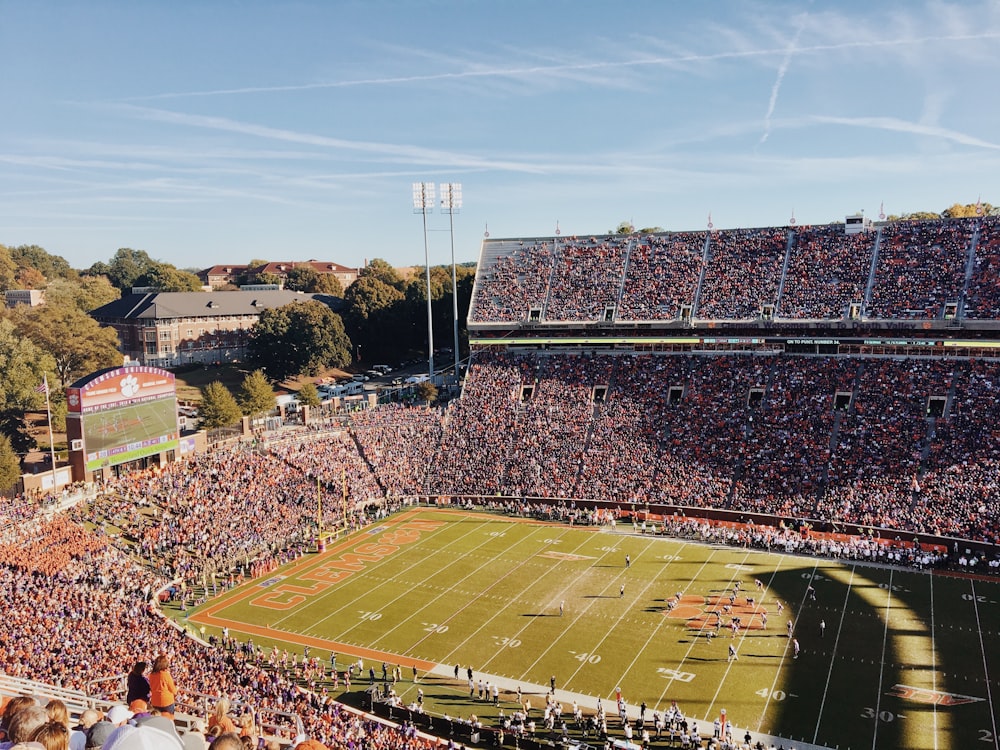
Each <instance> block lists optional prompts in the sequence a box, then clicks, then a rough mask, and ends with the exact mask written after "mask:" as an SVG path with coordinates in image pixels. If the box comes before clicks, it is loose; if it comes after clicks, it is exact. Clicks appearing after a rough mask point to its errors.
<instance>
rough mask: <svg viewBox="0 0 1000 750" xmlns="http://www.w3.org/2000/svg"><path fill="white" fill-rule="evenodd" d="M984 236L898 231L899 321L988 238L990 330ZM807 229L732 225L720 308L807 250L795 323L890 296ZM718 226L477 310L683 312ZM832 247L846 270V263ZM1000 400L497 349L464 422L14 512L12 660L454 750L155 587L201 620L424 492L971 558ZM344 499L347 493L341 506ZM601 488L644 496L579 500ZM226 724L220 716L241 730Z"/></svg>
mask: <svg viewBox="0 0 1000 750" xmlns="http://www.w3.org/2000/svg"><path fill="white" fill-rule="evenodd" d="M978 226H979V225H978V224H976V223H975V222H968V221H966V222H961V221H960V222H942V223H936V224H930V225H914V226H913V227H902V228H901V227H891V228H889V229H887V230H884V233H883V235H882V239H881V241H880V242H879V244H878V259H877V267H876V268H877V270H876V280H875V285H874V293H873V297H872V306H873V309H874V310H875V311H876V312H877V313H878V314H879V315H885V316H889V315H891V316H894V317H907V316H909V315H911V314H913V315H917V314H919V315H920V316H921V317H923V316H933V315H935V314H936V313H935V312H934V311H935V310H936V309H937V308H938V307H939V306H940V305H941V304H943V303H946V302H948V301H951V300H953V299H959V298H960V297H961V289H962V285H963V283H964V279H965V269H966V265H965V263H966V261H965V260H963V258H967V255H968V249H969V248H970V247H971V244H970V243H971V242H972V241H973V235H974V234H975V232H976V231H979V234H978V235H976V237H977V238H978V239H977V242H978V243H979V244H978V245H977V253H976V268H975V269H974V272H973V275H972V278H973V280H974V283H973V284H972V286H971V287H970V289H971V290H972V297H971V299H974V300H975V309H976V310H978V311H979V313H980V314H982V313H983V311H984V310H987V309H994V308H990V307H989V306H990V305H993V304H995V303H994V301H993V300H992V298H991V295H990V293H988V292H987V291H985V287H984V284H986V283H987V282H988V280H989V279H990V278H991V276H990V274H995V272H996V270H995V269H996V267H997V266H996V260H995V256H996V248H997V246H998V245H997V242H996V240H995V236H996V230H997V228H998V227H1000V224H998V223H997V222H996V221H987V222H983V225H982V226H983V229H982V230H978V229H977V227H978ZM797 235H798V237H797V239H796V237H790V235H789V232H788V230H786V229H768V230H734V231H730V232H719V233H716V234H713V235H712V236H711V237H710V238H709V240H708V241H709V250H708V256H707V257H708V258H709V260H708V262H707V264H706V266H705V268H704V283H703V284H702V286H701V289H700V292H699V294H700V304H701V306H702V309H701V313H700V314H708V315H712V316H720V317H730V318H741V317H753V316H755V315H756V314H757V313H758V312H759V309H758V308H759V306H760V305H761V304H770V303H773V302H775V301H776V300H777V299H778V288H779V283H780V278H781V273H782V264H783V263H784V258H785V253H786V249H787V248H789V243H790V242H791V243H792V244H791V248H792V251H791V254H790V255H789V264H788V266H789V267H788V273H787V274H786V278H785V284H786V293H787V297H785V298H784V299H785V301H786V302H787V305H788V306H787V308H786V309H787V310H788V312H787V313H786V314H787V315H789V316H793V317H836V316H837V315H839V314H842V312H843V311H842V310H839V311H838V308H841V307H843V305H844V303H845V302H846V301H853V300H854V299H855V295H856V294H858V293H859V289H862V288H863V286H864V284H865V283H867V277H866V273H865V270H864V269H865V260H864V257H863V255H864V253H873V252H875V248H874V245H873V244H872V242H871V238H870V236H869V237H867V238H861V239H857V240H852V241H850V242H839V241H834V239H833V235H832V233H831V232H830V230H825V229H824V230H814V229H811V228H807V229H803V230H801V231H797ZM704 238H705V236H704V235H698V234H692V235H683V236H682V235H671V236H666V237H663V236H659V235H657V236H653V237H652V238H647V239H646V241H641V240H639V239H637V238H611V239H608V240H602V239H597V238H593V239H591V240H590V241H586V240H585V241H580V240H578V239H576V238H572V239H569V240H567V241H566V242H565V244H559V245H556V244H553V245H552V246H550V245H548V244H546V243H540V244H534V245H529V246H528V247H523V246H518V248H517V249H516V250H515V251H514V252H512V253H511V254H510V255H508V256H502V257H499V258H497V259H496V260H495V262H494V265H493V267H492V268H491V269H490V270H489V271H488V272H486V273H485V274H484V276H483V278H482V279H481V282H482V288H481V289H480V290H479V297H478V303H477V307H476V309H475V311H474V315H473V317H474V318H475V317H478V319H480V320H484V319H488V320H501V321H502V320H523V319H524V317H525V316H526V315H527V311H528V310H529V309H532V308H536V307H537V308H543V307H545V305H548V306H549V312H550V313H551V314H552V315H553V316H556V318H559V317H560V316H561V318H562V319H585V320H598V319H600V318H601V316H602V315H603V313H604V310H605V308H606V306H607V305H611V304H614V300H615V299H616V298H617V295H618V294H619V285H620V284H621V283H622V278H623V277H622V274H623V273H624V274H625V276H624V279H625V283H624V286H625V287H626V290H627V293H626V294H624V295H623V296H622V307H621V309H620V310H619V311H618V314H619V316H620V317H622V316H624V317H626V318H628V319H656V318H657V317H671V316H673V317H676V315H677V312H678V307H679V305H680V304H681V303H682V302H683V300H684V299H685V298H687V295H689V294H693V293H694V289H695V288H696V285H697V284H696V282H692V278H694V277H697V276H698V274H699V273H701V270H702V269H701V265H702V260H701V253H702V247H701V245H702V244H703V243H704V241H705V239H704ZM845 248H846V249H845ZM852 254H853V256H855V257H854V260H855V262H856V263H857V265H856V266H853V265H851V264H850V263H849V256H851V255H852ZM963 254H964V255H963ZM859 255H860V256H862V257H860V258H858V257H857V256H859ZM668 256H669V257H670V258H671V261H670V262H664V258H665V257H668ZM807 256H811V259H812V260H813V261H815V260H816V259H817V258H818V259H819V261H817V262H820V263H822V264H824V268H823V272H822V273H819V272H818V271H817V270H816V269H811V268H810V267H809V264H808V263H807V262H806V257H807ZM869 262H870V261H869ZM654 269H655V270H654ZM661 271H662V275H659V273H660V272H661ZM977 284H978V286H977ZM996 286H997V285H996V284H995V283H993V293H994V294H995V293H996ZM830 287H836V291H831V290H830ZM824 289H825V291H824ZM677 290H681V291H680V292H679V293H678V292H677ZM581 298H586V300H585V301H582V299H581ZM626 300H627V302H626ZM914 311H916V312H914ZM505 316H506V317H505ZM643 316H648V317H647V318H644V317H643ZM998 388H1000V362H997V361H991V360H977V359H963V358H958V357H956V358H939V357H910V358H899V357H888V356H860V357H854V356H837V357H834V356H796V355H786V354H780V353H777V352H773V351H766V352H762V353H749V352H738V353H737V352H731V353H666V352H663V353H631V352H614V353H612V352H602V353H596V354H595V353H573V354H567V353H559V352H553V351H537V352H531V353H512V352H502V351H481V352H478V353H477V354H476V356H475V357H474V358H473V360H472V362H471V364H470V368H469V374H468V378H467V381H466V384H465V388H464V392H463V396H462V398H461V399H458V400H456V401H455V402H453V403H452V404H451V405H450V406H449V407H448V408H447V409H446V410H444V411H438V410H434V409H428V408H422V407H421V408H417V407H404V406H399V405H394V406H389V407H385V408H379V409H375V410H371V411H366V412H359V413H357V414H353V415H352V416H351V417H350V419H349V420H348V421H347V424H346V426H340V425H337V424H334V423H333V422H331V423H330V424H329V425H328V426H329V427H330V428H331V429H330V430H311V431H301V432H298V433H293V434H291V436H290V437H288V438H286V439H282V440H275V441H273V442H270V443H257V442H254V443H239V444H235V445H232V446H227V447H222V448H218V449H213V450H210V451H208V452H205V453H202V454H199V455H196V456H191V457H186V458H184V459H183V460H181V461H177V462H175V463H172V464H169V465H166V466H164V467H161V468H156V469H149V470H145V471H139V472H135V473H132V474H128V475H123V476H121V477H118V478H115V479H112V480H108V481H107V482H106V484H105V485H104V486H103V487H102V488H101V492H100V493H99V494H98V495H97V497H95V498H93V499H92V500H91V501H88V502H85V503H81V504H78V505H77V506H75V507H73V508H72V509H71V510H69V511H68V512H65V513H53V499H51V498H50V499H41V500H39V499H25V498H18V499H16V500H15V501H14V502H12V503H9V504H5V505H4V510H3V515H2V516H0V592H2V593H3V595H4V600H5V602H6V604H7V617H5V618H4V620H3V622H2V623H0V670H2V671H3V672H5V673H6V674H8V675H11V676H14V677H26V678H32V679H40V680H43V681H47V682H53V683H57V684H59V685H61V686H64V687H67V688H73V689H88V688H89V687H91V686H93V685H94V684H95V681H101V680H106V679H108V678H110V677H113V676H115V675H120V674H122V673H124V672H126V671H128V670H129V669H130V668H131V667H132V666H133V665H134V664H135V662H137V661H140V660H148V661H149V662H150V663H154V664H155V663H157V662H160V664H161V666H162V664H167V665H169V666H168V667H167V668H168V669H169V673H170V675H171V679H172V681H173V682H174V683H176V690H175V691H168V692H164V691H163V690H161V689H160V688H158V687H155V688H154V686H153V685H151V693H150V696H149V700H150V701H151V705H153V706H154V707H157V708H158V709H160V710H164V712H165V713H170V712H171V711H168V710H165V709H172V708H173V707H174V704H175V703H176V707H177V708H182V707H183V708H185V709H188V710H192V711H194V712H195V713H198V714H203V715H206V716H207V715H208V712H209V709H210V705H209V700H210V699H211V702H212V703H213V704H214V702H215V700H216V699H218V698H222V697H224V698H225V699H226V700H227V701H229V702H230V706H231V707H237V708H235V709H233V710H232V713H233V714H234V715H233V716H232V717H231V718H230V721H231V723H232V729H236V730H238V731H243V733H244V736H247V737H249V736H256V735H257V734H259V733H260V731H261V727H262V725H263V724H264V723H265V722H266V721H267V722H270V721H272V719H270V718H265V717H275V716H285V717H290V716H298V717H301V721H302V722H303V726H302V729H304V731H305V733H306V734H307V735H308V736H309V737H311V738H314V739H315V740H316V741H318V742H320V743H322V744H323V745H325V746H326V747H329V748H333V749H334V750H341V748H351V750H358V749H359V748H412V749H413V750H421V749H422V748H429V747H433V746H435V745H436V742H435V741H434V740H429V739H426V738H422V737H421V736H419V735H418V734H417V733H416V731H415V730H414V728H413V727H412V726H408V725H404V726H402V727H394V726H389V725H386V724H383V723H380V722H375V721H372V720H371V719H367V718H363V717H359V716H358V715H357V714H355V713H353V712H350V711H348V710H347V709H346V708H344V707H343V706H341V705H340V704H338V703H337V702H335V701H334V700H333V699H332V697H331V696H330V693H329V691H328V689H327V687H328V684H329V683H330V682H331V681H332V684H333V685H334V686H336V685H337V684H338V681H339V680H340V678H341V675H340V674H338V673H336V672H334V673H333V674H330V673H329V670H328V669H325V668H324V666H323V665H322V664H320V663H318V661H317V660H316V659H312V660H309V659H304V660H302V661H299V659H298V657H297V655H296V656H293V657H292V658H291V659H290V660H289V657H288V654H283V655H280V656H279V655H277V654H276V653H275V652H274V651H271V652H270V653H265V650H264V649H263V648H261V647H260V646H256V647H255V646H254V645H253V644H252V643H248V644H241V645H236V644H234V643H232V642H231V641H229V640H228V638H224V639H223V640H222V641H217V640H216V639H214V638H213V639H210V640H209V641H208V642H205V641H203V640H202V639H200V638H197V637H192V635H195V634H191V633H186V632H184V631H183V630H182V629H179V628H177V627H174V626H172V625H171V624H169V623H168V622H167V621H166V620H165V619H164V618H163V617H162V616H161V615H160V613H159V611H158V606H157V593H158V592H163V594H162V595H163V596H165V597H168V598H172V599H174V600H176V601H178V602H179V604H180V607H181V609H183V608H185V607H186V606H188V605H191V604H195V603H198V602H199V601H201V600H203V599H204V598H205V597H208V596H211V595H212V594H215V593H218V592H219V591H220V590H221V589H224V588H226V587H228V586H231V585H234V584H236V583H238V582H240V581H241V580H243V579H244V578H246V577H248V576H258V575H261V574H264V573H266V572H268V571H269V570H271V569H273V568H274V567H275V566H277V565H278V564H280V563H281V562H283V561H287V560H291V559H294V558H295V557H297V556H299V555H301V554H303V552H304V551H305V550H306V549H307V548H308V547H309V545H310V544H311V542H312V539H313V537H314V535H315V531H316V526H317V524H318V522H319V521H318V519H317V516H318V514H319V513H320V510H321V508H322V514H323V518H322V524H323V526H324V527H327V528H333V527H346V528H359V527H361V526H363V525H365V524H366V523H368V522H370V521H371V520H373V519H375V518H379V517H381V516H382V515H384V514H385V513H388V512H390V511H391V510H392V509H393V508H394V507H396V506H397V504H398V502H399V498H404V497H412V496H422V495H443V496H448V497H454V496H466V497H465V499H464V502H465V503H467V504H473V505H478V506H480V507H484V508H488V509H492V510H495V511H499V512H506V513H513V514H518V515H531V516H538V517H544V518H547V519H549V520H558V521H563V522H571V523H585V524H605V523H607V524H613V523H615V522H616V521H622V520H626V519H628V520H631V521H632V522H633V523H635V524H636V530H637V531H639V530H640V527H639V526H638V524H639V518H640V514H639V512H638V508H641V507H644V506H646V505H647V504H653V505H655V504H669V505H672V506H680V507H682V508H689V509H691V512H692V514H694V512H695V511H698V510H719V511H733V512H735V513H737V514H740V513H751V512H752V513H757V514H762V515H765V516H771V517H780V518H788V517H791V518H796V519H806V520H810V521H825V522H828V523H830V524H855V525H859V526H864V527H869V528H872V529H874V528H877V529H879V532H878V534H881V533H890V534H894V533H898V534H899V535H901V536H906V537H909V536H911V535H927V534H933V535H945V536H954V537H956V538H957V539H956V543H955V544H956V548H955V549H954V550H950V552H954V551H957V545H958V541H957V540H961V539H965V540H972V541H977V542H987V543H992V544H998V543H1000V531H998V529H1000V496H998V493H997V492H996V477H997V472H998V470H1000V426H998V425H997V422H996V419H995V416H994V415H995V412H996V408H995V404H996V401H997V395H998V394H997V389H998ZM324 494H325V495H327V496H332V497H333V498H336V499H337V500H338V502H326V503H322V504H321V501H320V498H321V497H322V496H323V495H324ZM592 499H597V500H601V501H611V502H614V503H617V504H618V507H617V508H615V509H607V508H604V509H600V508H585V507H583V505H582V504H581V505H580V506H579V507H578V506H577V502H576V501H581V500H592ZM645 522H646V519H645V518H643V526H642V528H641V530H642V531H646V530H647V527H646V525H645ZM648 531H649V532H656V533H665V534H671V535H675V536H685V537H692V538H699V539H703V540H706V541H718V542H723V543H726V544H736V545H743V546H754V547H761V548H767V549H770V548H781V549H784V550H786V551H789V552H807V553H810V554H821V555H828V556H832V557H845V558H852V559H869V560H876V561H881V562H891V563H897V564H910V565H917V566H921V567H922V566H927V565H933V564H937V563H938V562H940V557H939V554H940V553H939V552H928V551H926V550H921V549H920V548H919V547H916V546H914V547H902V546H893V545H887V544H883V543H882V542H881V541H880V540H879V539H877V537H876V533H875V532H874V531H873V532H871V533H869V534H868V535H867V536H854V537H847V538H844V539H840V538H830V537H817V536H813V535H811V534H810V533H809V532H808V524H806V523H802V524H801V525H800V524H784V523H782V524H775V525H760V524H757V525H755V524H747V523H744V524H720V523H708V522H707V521H706V520H704V519H701V518H694V517H691V518H688V517H685V516H683V515H671V516H668V517H666V518H659V519H652V520H650V523H649V526H648ZM959 559H960V560H964V561H965V565H966V566H972V567H975V566H976V560H975V559H974V558H972V559H971V561H970V558H969V556H966V555H962V556H961V557H960V558H959ZM993 562H994V561H991V563H990V564H991V567H993V568H995V567H996V566H994V565H993ZM161 657H162V658H165V659H166V661H165V662H162V661H160V660H161ZM162 671H163V669H162V668H161V669H157V670H156V672H157V673H159V672H162ZM352 673H353V669H352V670H351V672H350V673H348V674H347V675H346V676H345V677H346V679H348V680H349V679H350V678H351V677H352ZM139 674H140V675H142V672H141V671H140V673H139ZM161 679H162V676H161V677H156V676H155V674H154V675H151V676H150V682H151V683H157V684H158V685H159V684H160V683H159V681H160V680H161ZM226 714H227V711H226V710H222V715H221V716H217V717H216V722H215V724H214V725H212V726H214V727H215V728H216V729H218V730H220V731H221V730H227V731H228V730H229V729H230V727H229V725H228V724H226V723H225V722H224V721H222V719H223V718H225V716H226ZM278 724H279V726H277V727H276V728H273V729H272V731H273V732H274V733H276V734H277V735H278V736H280V737H281V738H282V739H284V740H291V739H292V737H293V733H295V732H297V731H298V727H295V726H294V723H293V722H290V721H288V720H281V721H279V722H278ZM209 728H210V729H211V728H212V727H211V726H210V727H209ZM53 731H54V730H53Z"/></svg>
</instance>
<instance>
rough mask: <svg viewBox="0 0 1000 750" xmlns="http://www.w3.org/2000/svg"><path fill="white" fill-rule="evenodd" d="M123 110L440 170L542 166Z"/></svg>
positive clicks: (145, 109)
mask: <svg viewBox="0 0 1000 750" xmlns="http://www.w3.org/2000/svg"><path fill="white" fill-rule="evenodd" d="M117 106H118V107H119V108H121V109H122V110H123V111H126V112H131V113H132V114H134V115H135V116H137V117H141V118H144V119H148V120H155V121H157V122H164V123H171V124H174V125H184V126H188V127H197V128H207V129H211V130H220V131H225V132H228V133H237V134H241V135H247V136H253V137H257V138H266V139H270V140H276V141H284V142H287V143H299V144H307V145H311V146H320V147H323V148H328V149H338V150H347V151H353V152H359V153H365V154H371V155H378V156H391V157H393V158H395V159H397V160H398V161H401V162H411V163H414V164H430V165H435V166H438V167H442V166H451V167H461V168H469V169H493V170H500V171H513V172H539V171H541V170H539V168H538V165H537V164H532V163H530V162H515V161H503V160H498V159H488V158H484V157H479V156H475V155H471V154H461V153H457V152H450V151H441V150H439V149H430V148H423V147H421V146H413V145H409V144H395V143H379V142H374V141H358V140H347V139H344V138H332V137H330V136H325V135H317V134H315V133H300V132H297V131H294V130H286V129H283V128H272V127H268V126H266V125H258V124H256V123H248V122H240V121H238V120H232V119H230V118H227V117H216V116H210V115H192V114H186V113H183V112H173V111H170V110H164V109H154V108H150V107H138V106H134V105H125V104H123V105H117Z"/></svg>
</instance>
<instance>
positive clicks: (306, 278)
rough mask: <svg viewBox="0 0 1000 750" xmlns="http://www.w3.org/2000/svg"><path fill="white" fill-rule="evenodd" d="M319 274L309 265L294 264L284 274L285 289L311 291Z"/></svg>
mask: <svg viewBox="0 0 1000 750" xmlns="http://www.w3.org/2000/svg"><path fill="white" fill-rule="evenodd" d="M318 278H319V274H318V273H316V271H315V270H314V269H313V268H310V267H309V266H295V267H294V268H293V269H292V270H291V271H289V272H288V273H286V274H285V289H287V290H288V291H290V292H311V291H312V290H313V288H314V287H315V286H316V280H317V279H318Z"/></svg>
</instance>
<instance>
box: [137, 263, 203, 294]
mask: <svg viewBox="0 0 1000 750" xmlns="http://www.w3.org/2000/svg"><path fill="white" fill-rule="evenodd" d="M135 286H150V287H153V288H155V289H158V290H159V291H161V292H200V291H201V279H199V278H198V277H197V276H195V275H194V274H193V273H188V272H187V271H179V270H178V269H176V268H175V267H174V266H172V265H170V264H169V263H155V262H154V263H153V265H152V266H150V268H149V269H148V270H147V271H146V272H145V273H143V274H142V275H141V276H139V278H137V279H136V280H135Z"/></svg>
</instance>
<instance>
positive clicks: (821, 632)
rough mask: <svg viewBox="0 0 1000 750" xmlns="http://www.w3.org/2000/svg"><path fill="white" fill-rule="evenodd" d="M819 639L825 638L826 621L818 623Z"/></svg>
mask: <svg viewBox="0 0 1000 750" xmlns="http://www.w3.org/2000/svg"><path fill="white" fill-rule="evenodd" d="M819 637H820V638H825V637H826V620H820V621H819Z"/></svg>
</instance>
